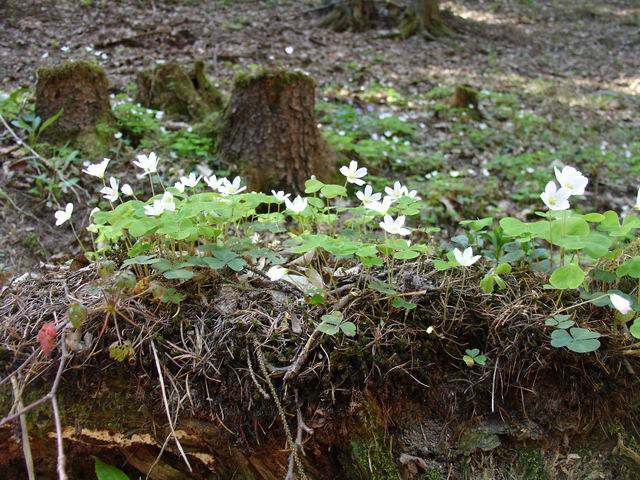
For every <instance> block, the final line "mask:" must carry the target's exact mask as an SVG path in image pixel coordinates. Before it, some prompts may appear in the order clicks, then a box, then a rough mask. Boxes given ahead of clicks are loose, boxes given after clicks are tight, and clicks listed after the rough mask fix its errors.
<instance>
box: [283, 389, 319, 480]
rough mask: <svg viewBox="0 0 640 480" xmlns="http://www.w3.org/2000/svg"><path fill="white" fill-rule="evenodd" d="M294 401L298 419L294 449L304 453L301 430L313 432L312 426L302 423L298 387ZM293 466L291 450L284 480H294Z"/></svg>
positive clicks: (293, 457)
mask: <svg viewBox="0 0 640 480" xmlns="http://www.w3.org/2000/svg"><path fill="white" fill-rule="evenodd" d="M295 401H296V418H297V420H298V429H297V432H296V441H295V449H296V451H298V450H299V451H300V452H302V453H303V454H304V447H303V445H302V434H303V432H307V433H308V434H309V435H312V434H313V428H311V427H309V426H307V424H306V423H304V418H303V417H302V410H301V409H300V403H299V401H298V389H297V388H296V389H295ZM294 467H295V456H294V452H293V451H292V452H291V455H289V468H288V470H287V476H286V477H285V480H294V476H293V475H294Z"/></svg>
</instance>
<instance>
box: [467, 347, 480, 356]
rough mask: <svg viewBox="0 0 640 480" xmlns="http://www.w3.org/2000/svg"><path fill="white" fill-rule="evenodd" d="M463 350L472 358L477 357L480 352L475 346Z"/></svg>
mask: <svg viewBox="0 0 640 480" xmlns="http://www.w3.org/2000/svg"><path fill="white" fill-rule="evenodd" d="M464 352H465V353H466V354H467V355H469V356H470V357H473V358H475V357H477V356H478V355H479V354H480V350H478V349H477V348H472V349H471V350H465V351H464Z"/></svg>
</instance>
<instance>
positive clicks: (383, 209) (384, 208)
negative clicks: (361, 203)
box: [365, 197, 394, 215]
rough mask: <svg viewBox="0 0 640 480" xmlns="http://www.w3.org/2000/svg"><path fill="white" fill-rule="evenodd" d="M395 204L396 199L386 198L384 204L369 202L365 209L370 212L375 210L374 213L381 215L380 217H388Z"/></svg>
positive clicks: (383, 200)
mask: <svg viewBox="0 0 640 480" xmlns="http://www.w3.org/2000/svg"><path fill="white" fill-rule="evenodd" d="M393 202H394V199H393V198H391V197H384V198H383V199H382V202H369V203H368V204H367V205H365V208H368V209H369V210H373V211H374V212H377V213H379V214H380V215H386V214H387V212H388V211H389V208H391V204H392V203H393Z"/></svg>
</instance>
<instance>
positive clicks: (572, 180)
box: [554, 165, 589, 195]
mask: <svg viewBox="0 0 640 480" xmlns="http://www.w3.org/2000/svg"><path fill="white" fill-rule="evenodd" d="M554 171H555V172H556V179H557V180H558V183H559V184H560V186H561V187H562V188H566V189H567V190H568V191H569V195H583V194H584V189H585V188H586V186H587V183H589V179H588V178H587V177H585V176H584V175H583V174H582V173H580V171H579V170H576V169H575V168H573V167H571V166H569V165H567V166H566V167H564V168H563V169H562V171H560V170H558V169H557V168H555V167H554Z"/></svg>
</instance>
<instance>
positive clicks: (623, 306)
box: [609, 293, 632, 315]
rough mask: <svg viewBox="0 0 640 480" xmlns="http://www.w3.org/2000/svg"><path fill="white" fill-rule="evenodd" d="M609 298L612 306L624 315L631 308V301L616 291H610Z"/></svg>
mask: <svg viewBox="0 0 640 480" xmlns="http://www.w3.org/2000/svg"><path fill="white" fill-rule="evenodd" d="M609 300H611V304H612V305H613V306H614V308H615V309H616V310H618V311H619V312H620V313H621V314H623V315H626V314H627V313H629V312H630V311H631V310H632V309H631V302H630V301H629V300H627V299H626V298H624V297H621V296H620V295H618V294H616V293H612V294H611V295H609Z"/></svg>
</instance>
